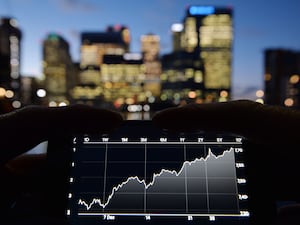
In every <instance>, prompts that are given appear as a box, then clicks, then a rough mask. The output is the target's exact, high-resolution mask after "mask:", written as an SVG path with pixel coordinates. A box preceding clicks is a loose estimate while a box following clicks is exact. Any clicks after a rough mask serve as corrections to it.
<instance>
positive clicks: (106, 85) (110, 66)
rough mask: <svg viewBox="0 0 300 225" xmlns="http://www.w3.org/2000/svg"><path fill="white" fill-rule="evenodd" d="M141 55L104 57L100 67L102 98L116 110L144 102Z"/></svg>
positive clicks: (127, 54) (128, 54)
mask: <svg viewBox="0 0 300 225" xmlns="http://www.w3.org/2000/svg"><path fill="white" fill-rule="evenodd" d="M143 72H144V65H143V60H142V55H141V54H137V53H126V54H124V55H105V56H104V58H103V64H102V67H101V78H102V79H101V81H102V84H103V85H102V87H103V98H104V101H105V102H110V103H112V104H113V106H114V107H115V108H117V109H120V107H122V106H126V105H132V104H137V103H141V102H145V101H146V98H147V96H146V95H145V89H144V83H143V81H144V76H143Z"/></svg>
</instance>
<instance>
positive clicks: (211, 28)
mask: <svg viewBox="0 0 300 225" xmlns="http://www.w3.org/2000/svg"><path fill="white" fill-rule="evenodd" d="M232 11H233V10H232V9H231V8H229V7H228V8H226V7H214V6H190V7H188V8H187V10H186V15H185V17H184V19H183V23H182V27H181V26H179V24H177V25H173V27H172V28H173V29H172V30H173V35H174V36H173V46H174V52H173V53H172V54H174V55H173V56H172V57H167V58H168V60H170V59H171V58H173V59H174V60H176V61H178V60H180V58H182V57H183V55H186V56H184V58H185V59H189V60H191V61H194V64H193V65H192V64H191V63H190V62H188V64H190V65H185V64H182V65H181V68H179V67H178V64H176V63H175V62H173V64H174V63H175V64H174V68H176V69H175V70H172V63H171V62H170V61H169V62H167V63H166V62H165V63H164V62H163V70H164V71H163V75H162V80H164V82H165V83H168V82H169V77H172V82H171V83H174V82H175V83H176V82H182V81H189V82H190V84H191V85H192V86H194V87H192V86H190V87H185V88H183V89H185V91H184V92H185V94H184V93H175V95H176V96H177V98H178V97H179V96H180V99H182V98H183V99H185V98H186V99H191V97H192V99H194V100H197V101H198V102H203V101H204V102H212V101H227V100H228V99H229V98H230V89H231V61H232V41H233V23H232V14H233V12H232ZM187 55H189V56H187ZM186 57H187V58H186ZM165 64H167V65H171V66H167V68H165ZM170 69H171V71H170ZM184 85H185V86H186V85H187V83H184ZM163 86H165V85H163ZM167 86H168V85H167ZM177 86H178V87H179V86H180V84H178V83H177ZM163 89H164V87H163ZM179 89H180V88H179ZM179 89H178V90H179ZM166 91H167V92H169V94H167V95H168V97H167V98H168V99H170V96H169V95H170V94H172V93H171V92H172V90H163V92H165V93H166ZM163 98H165V96H163Z"/></svg>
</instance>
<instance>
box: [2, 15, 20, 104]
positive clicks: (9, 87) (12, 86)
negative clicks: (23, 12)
mask: <svg viewBox="0 0 300 225" xmlns="http://www.w3.org/2000/svg"><path fill="white" fill-rule="evenodd" d="M21 37H22V33H21V30H20V29H19V28H18V25H17V21H16V20H15V19H13V18H7V17H5V18H2V19H1V25H0V89H1V91H0V98H5V99H6V100H9V101H10V102H11V103H12V106H13V107H14V108H19V107H21V102H20V100H19V98H20V43H21Z"/></svg>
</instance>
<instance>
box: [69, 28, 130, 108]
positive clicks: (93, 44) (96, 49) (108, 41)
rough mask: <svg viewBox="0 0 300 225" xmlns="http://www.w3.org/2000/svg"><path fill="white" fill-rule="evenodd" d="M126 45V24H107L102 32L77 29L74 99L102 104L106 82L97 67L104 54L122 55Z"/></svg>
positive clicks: (127, 35) (100, 65)
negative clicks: (79, 32)
mask: <svg viewBox="0 0 300 225" xmlns="http://www.w3.org/2000/svg"><path fill="white" fill-rule="evenodd" d="M129 46H130V31H129V29H128V28H127V27H126V26H120V25H116V26H109V27H108V28H107V29H106V30H105V31H102V32H82V33H81V48H80V56H81V59H80V71H79V81H78V85H76V87H74V88H73V90H72V98H73V99H74V101H75V102H77V103H85V104H90V105H101V106H103V104H104V99H103V97H104V95H103V90H104V89H106V86H105V82H104V81H103V78H102V77H101V76H102V72H101V69H102V65H103V63H104V61H103V60H104V56H105V55H116V56H120V57H121V56H122V57H123V55H124V54H125V53H127V52H128V51H129ZM105 107H106V105H105Z"/></svg>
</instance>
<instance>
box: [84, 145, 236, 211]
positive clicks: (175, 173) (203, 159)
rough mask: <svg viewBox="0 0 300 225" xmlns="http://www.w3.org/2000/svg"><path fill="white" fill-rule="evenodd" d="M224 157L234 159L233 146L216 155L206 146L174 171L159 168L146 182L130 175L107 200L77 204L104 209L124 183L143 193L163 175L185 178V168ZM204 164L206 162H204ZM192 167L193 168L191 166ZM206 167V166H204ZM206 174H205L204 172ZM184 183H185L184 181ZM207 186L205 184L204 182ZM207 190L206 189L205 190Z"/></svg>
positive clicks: (188, 168) (94, 200) (86, 207)
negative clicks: (206, 151) (138, 186)
mask: <svg viewBox="0 0 300 225" xmlns="http://www.w3.org/2000/svg"><path fill="white" fill-rule="evenodd" d="M224 157H227V158H231V159H232V160H233V161H234V158H233V157H234V148H232V147H231V148H229V149H227V150H224V151H223V153H222V154H221V155H218V156H216V155H215V154H213V152H212V150H211V148H208V153H207V155H206V157H200V158H196V159H194V160H192V161H185V162H184V163H183V164H182V166H181V168H180V169H179V170H178V171H176V170H168V169H161V171H160V172H159V173H154V174H153V176H152V180H151V181H150V182H148V183H147V182H146V181H145V180H144V179H140V178H139V177H138V176H131V177H128V178H127V179H126V180H125V181H123V182H122V183H119V184H118V185H117V186H114V187H113V188H112V190H111V192H110V194H109V195H108V198H107V200H106V201H105V202H104V201H102V200H101V198H93V199H92V201H90V202H87V201H86V200H84V199H81V198H80V199H79V200H78V205H79V206H83V207H84V208H85V209H86V210H87V211H89V210H91V209H92V208H93V206H95V205H98V206H100V207H101V208H102V209H105V208H106V207H108V206H109V204H110V202H111V200H112V199H113V198H114V197H115V196H116V194H117V193H118V192H119V191H121V189H123V188H124V187H125V186H126V185H129V183H131V182H133V183H135V185H137V184H138V185H142V186H143V188H144V190H145V193H147V190H149V189H150V188H151V187H154V186H155V185H156V183H157V182H158V179H159V178H161V177H162V176H164V177H172V178H174V179H176V178H178V177H183V178H185V179H186V176H187V170H189V171H192V170H195V169H197V164H198V165H202V164H203V163H205V162H212V161H215V160H216V161H219V160H221V159H223V158H224ZM205 165H206V163H205ZM231 166H232V167H234V164H233V165H231ZM193 167H194V168H193ZM206 169H207V168H206ZM206 176H207V174H206ZM232 176H233V179H235V178H236V177H235V174H233V175H232ZM185 185H186V183H185ZM206 186H207V184H206ZM185 191H186V192H187V190H185ZM206 191H207V192H208V190H206ZM235 192H236V193H235V194H237V190H235Z"/></svg>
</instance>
